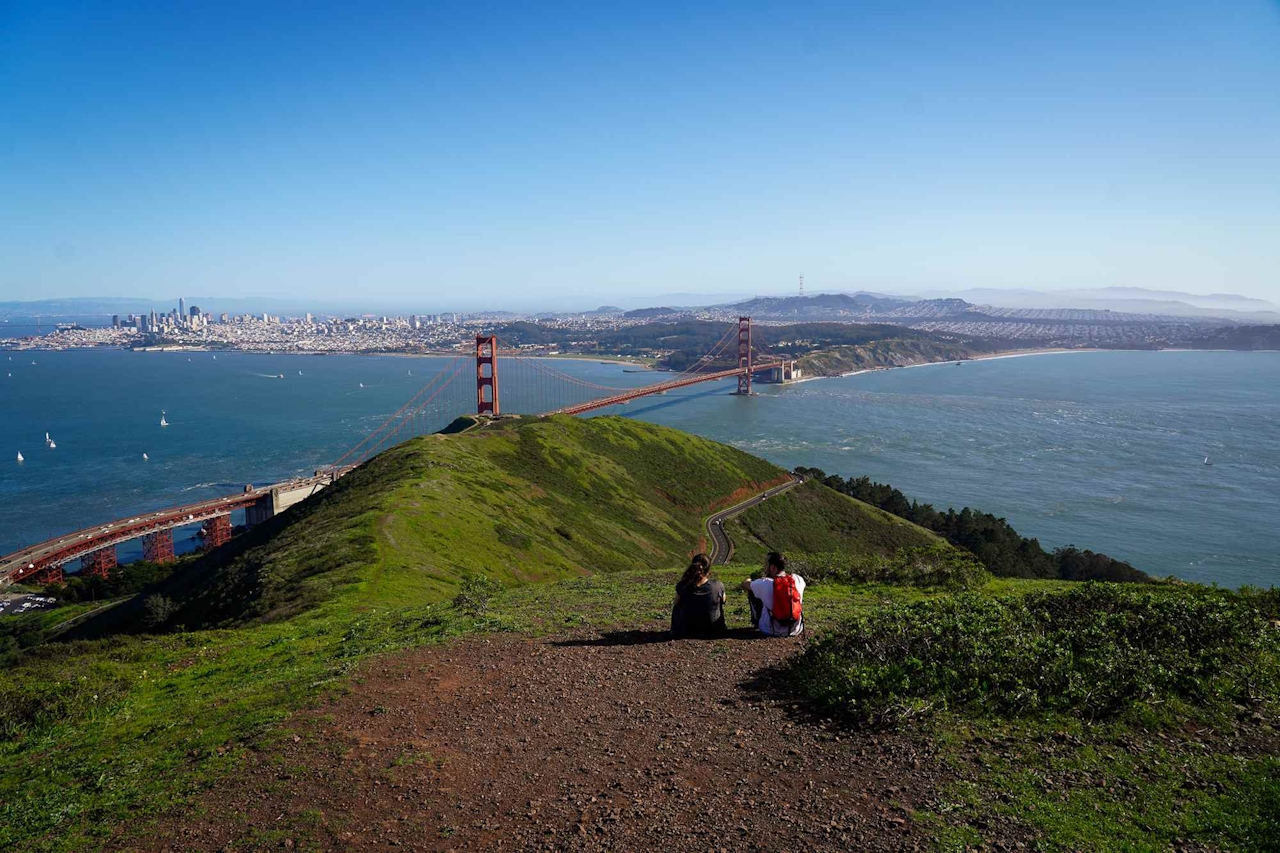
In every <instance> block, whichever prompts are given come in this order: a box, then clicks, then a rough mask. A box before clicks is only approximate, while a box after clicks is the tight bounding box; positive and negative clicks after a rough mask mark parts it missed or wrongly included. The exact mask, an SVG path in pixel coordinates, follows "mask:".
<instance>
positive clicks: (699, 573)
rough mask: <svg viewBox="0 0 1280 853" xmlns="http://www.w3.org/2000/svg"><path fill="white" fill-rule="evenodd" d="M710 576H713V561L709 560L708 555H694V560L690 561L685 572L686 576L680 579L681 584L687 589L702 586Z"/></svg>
mask: <svg viewBox="0 0 1280 853" xmlns="http://www.w3.org/2000/svg"><path fill="white" fill-rule="evenodd" d="M709 574H711V561H710V560H708V559H707V555H706V554H694V555H693V559H692V560H690V561H689V568H687V569H685V570H684V575H683V576H682V577H681V578H680V584H681V585H682V586H686V587H697V586H701V584H700V581H702V580H703V579H704V578H705V577H706V576H707V575H709Z"/></svg>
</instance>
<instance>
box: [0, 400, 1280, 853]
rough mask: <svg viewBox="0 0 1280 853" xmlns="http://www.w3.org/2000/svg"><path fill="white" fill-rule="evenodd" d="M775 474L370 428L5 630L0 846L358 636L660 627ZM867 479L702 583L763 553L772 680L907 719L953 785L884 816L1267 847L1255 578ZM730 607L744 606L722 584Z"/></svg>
mask: <svg viewBox="0 0 1280 853" xmlns="http://www.w3.org/2000/svg"><path fill="white" fill-rule="evenodd" d="M782 473H783V472H781V471H780V470H779V469H778V468H776V467H774V466H773V465H771V464H769V463H767V462H764V461H763V460H760V459H757V458H755V457H752V456H749V455H747V454H745V453H741V452H739V451H737V450H734V449H732V448H728V447H725V446H723V445H718V444H715V443H713V442H708V441H704V440H702V439H698V438H695V437H693V436H689V435H686V434H683V433H679V432H676V431H674V430H669V429H664V428H661V427H656V426H650V425H647V424H643V423H639V422H635V421H630V420H625V419H618V418H594V419H586V420H576V419H569V418H549V419H528V420H523V421H508V422H499V423H495V424H492V425H490V426H486V427H478V428H472V429H469V430H468V431H466V432H463V433H459V434H454V435H449V436H432V437H427V438H422V439H415V440H413V441H410V442H407V443H406V444H404V445H401V446H399V447H396V448H394V449H392V450H391V451H388V452H387V453H384V454H382V455H381V456H379V457H378V458H376V459H375V460H373V461H372V462H370V463H368V464H366V465H364V466H361V468H359V469H357V470H356V471H354V472H352V473H351V474H349V475H348V476H346V477H344V478H342V479H341V480H340V481H339V482H338V483H337V484H335V485H334V486H333V487H332V488H330V489H326V490H325V491H324V492H321V493H320V494H319V495H317V496H316V497H315V498H314V499H312V500H309V501H307V502H305V503H303V504H301V505H299V506H298V507H295V508H294V509H293V510H291V511H290V512H288V513H285V514H284V515H283V516H281V517H279V518H277V519H274V520H272V521H271V522H269V523H267V524H265V525H262V526H260V527H258V528H256V529H254V530H251V531H249V532H248V533H246V534H244V535H243V536H240V537H237V538H236V539H235V540H233V542H232V543H231V544H230V545H229V546H227V547H225V548H223V549H221V550H220V551H218V552H215V553H213V554H210V555H205V556H202V557H199V558H195V559H193V560H192V561H191V562H189V563H188V564H184V565H183V567H182V568H181V569H180V570H179V571H176V572H174V573H172V574H171V575H166V574H165V572H164V571H159V572H156V573H154V574H152V575H150V576H147V577H146V578H144V575H143V570H139V573H138V574H137V575H136V576H134V577H133V579H132V580H131V581H129V583H130V584H132V586H130V587H128V589H129V591H130V592H136V593H137V594H136V595H134V596H133V598H131V599H129V600H128V601H126V602H125V603H121V604H119V605H118V606H115V607H112V608H111V609H110V610H107V611H106V612H105V613H96V614H93V615H91V616H90V617H89V619H88V621H87V623H85V624H83V625H78V626H77V627H75V628H72V629H71V630H69V631H68V632H67V633H66V634H64V635H63V636H62V641H59V642H48V643H43V644H41V642H40V641H41V640H42V639H43V638H44V637H45V636H47V635H48V632H49V631H50V630H52V629H54V628H56V627H57V626H59V625H61V624H62V623H64V622H65V621H66V620H69V619H74V618H76V617H83V616H85V615H86V614H90V613H91V611H93V610H94V609H95V608H96V607H98V606H99V605H97V604H94V603H92V602H82V603H75V604H70V605H68V606H66V607H62V608H58V609H57V610H53V611H42V612H38V613H32V614H28V615H26V616H23V617H19V618H17V619H13V620H6V621H5V622H4V623H0V624H3V626H4V628H5V629H6V631H5V633H3V634H2V635H0V848H3V849H22V850H50V851H55V850H56V851H70V850H85V849H95V848H97V847H100V846H102V845H103V844H104V843H106V842H107V840H108V839H110V838H112V837H118V833H119V832H121V831H122V828H123V827H126V826H128V827H133V828H135V829H136V830H137V831H142V832H145V827H146V826H147V822H148V820H149V819H150V818H152V817H154V816H155V815H157V814H159V813H161V812H163V811H166V810H168V809H172V808H180V807H182V806H183V805H184V804H186V803H188V802H190V801H191V799H192V798H193V797H194V796H195V795H197V794H198V793H199V792H200V791H201V790H202V788H203V787H204V786H207V785H209V784H211V783H212V782H213V781H214V780H216V779H217V778H218V777H220V776H223V775H225V774H227V773H231V772H234V771H235V768H236V766H237V762H238V760H239V757H240V755H241V754H242V752H243V751H244V750H245V749H246V748H248V747H257V746H266V745H270V744H273V743H275V742H277V741H278V740H280V739H283V738H287V737H288V736H289V734H290V733H289V732H288V731H287V730H286V727H287V722H286V721H287V719H288V717H289V715H290V713H291V712H292V711H294V710H296V709H298V708H300V707H303V706H305V705H307V704H309V703H312V702H316V701H318V700H320V699H322V698H323V697H324V695H325V694H326V693H328V692H331V691H345V690H348V689H351V688H352V685H351V682H350V678H349V677H350V675H351V674H352V673H353V672H354V671H355V670H356V668H357V667H358V666H359V665H360V664H361V663H362V662H363V661H365V660H367V659H368V658H369V657H370V656H373V655H377V654H381V653H387V652H393V651H396V650H399V649H403V648H406V647H410V646H414V645H420V644H426V643H435V642H442V641H446V640H449V639H451V638H454V637H458V636H460V635H463V634H466V633H473V632H497V631H520V632H524V633H528V634H558V633H562V632H565V631H566V630H570V629H582V628H587V629H593V630H598V631H613V630H617V631H635V630H636V629H638V628H641V629H658V628H660V627H661V626H664V625H665V624H666V622H667V619H668V616H669V613H668V610H667V608H668V605H669V602H670V595H671V588H672V586H673V585H674V583H675V580H676V578H677V577H678V575H679V570H680V568H681V567H682V565H683V564H684V562H685V560H686V559H687V557H688V555H689V552H690V551H691V550H692V549H693V548H695V547H696V546H697V542H698V541H699V539H700V538H701V537H702V535H703V527H702V525H703V522H704V520H705V518H706V516H707V515H708V514H709V513H710V512H711V511H712V510H713V508H718V507H721V506H724V505H725V502H726V500H727V499H729V498H730V496H732V495H734V494H735V493H737V494H739V495H742V494H743V493H744V492H749V491H755V490H757V489H758V488H759V487H760V485H761V484H763V483H767V482H772V481H775V480H776V478H777V477H779V476H780V475H781V474H782ZM854 482H855V483H857V482H858V481H854ZM871 485H874V484H871ZM861 488H863V487H862V486H856V487H855V489H854V490H853V491H855V492H856V491H857V490H858V489H861ZM875 488H876V489H887V488H888V487H878V486H877V487H875ZM894 494H895V493H894V492H893V491H892V490H889V492H888V496H887V498H884V496H883V495H879V496H878V493H876V494H871V495H869V496H870V497H871V498H872V499H873V502H874V503H876V504H877V505H878V506H870V505H868V504H867V503H863V502H859V501H858V500H855V499H853V497H850V496H849V495H847V494H840V493H838V492H837V491H835V490H833V489H832V488H829V487H828V486H827V485H823V484H822V483H819V482H811V483H807V484H805V485H804V486H802V487H798V488H796V489H793V490H791V491H790V492H788V493H787V494H786V495H784V496H779V497H776V498H773V499H770V500H769V501H766V502H764V503H762V504H760V505H758V506H756V507H754V508H752V509H751V510H749V511H748V512H746V513H744V514H743V515H741V516H740V517H738V518H737V519H735V520H734V521H732V522H730V523H729V524H727V525H726V528H727V529H728V530H729V532H730V535H731V536H732V537H733V538H734V540H735V543H736V544H737V546H738V549H737V558H736V560H735V563H734V564H732V565H730V566H718V567H716V570H715V574H716V575H717V576H718V577H719V578H720V579H722V580H723V581H724V582H725V583H726V585H727V586H730V587H732V586H733V585H734V584H736V583H737V582H738V581H740V580H741V579H743V578H744V577H746V576H747V575H748V573H749V571H750V570H751V569H753V568H755V567H756V566H757V565H758V563H759V560H760V558H761V557H762V555H763V552H764V551H765V550H767V549H771V548H778V549H781V550H784V551H786V552H788V553H789V554H791V555H792V557H793V560H794V562H795V565H796V568H797V569H798V570H799V571H800V572H801V573H802V574H804V575H805V577H806V578H808V579H809V580H810V581H811V584H810V586H809V588H808V592H807V593H806V597H805V618H806V625H807V626H808V632H809V634H810V637H811V639H810V640H809V643H808V646H807V650H806V651H805V652H804V653H803V654H801V655H799V656H798V657H797V658H796V659H795V660H794V663H793V665H792V666H791V667H790V668H789V669H787V670H783V671H781V672H779V673H777V677H776V678H771V680H770V683H772V684H775V685H776V686H777V687H778V688H780V689H781V690H783V691H784V692H786V693H788V694H789V698H790V700H793V701H794V700H795V699H796V698H797V696H798V697H801V699H802V701H803V703H804V704H806V705H808V706H810V707H811V708H812V709H813V710H816V711H818V712H819V714H820V716H823V717H826V718H840V719H843V720H844V721H846V722H852V723H861V724H876V725H887V724H897V725H900V726H904V724H909V725H905V726H904V727H906V728H909V729H910V731H912V732H913V733H914V734H915V735H918V736H919V737H920V738H922V739H928V740H929V741H930V743H931V745H932V749H933V751H934V752H936V753H937V754H938V755H939V756H940V759H939V760H941V761H944V762H946V763H947V766H949V767H950V768H951V771H952V773H953V775H954V778H955V780H956V781H955V782H954V783H952V784H950V785H949V786H948V787H947V788H946V789H945V790H943V791H942V792H941V793H940V795H939V798H938V800H937V801H936V802H934V803H932V804H931V805H930V807H929V809H928V811H927V812H920V813H917V814H916V816H915V817H914V818H913V820H917V821H921V822H923V823H924V824H925V825H926V826H928V827H929V828H930V829H931V831H932V832H933V833H934V835H935V837H936V839H937V840H938V843H939V845H940V846H943V847H946V846H947V845H958V844H964V843H968V844H972V845H982V844H983V843H985V841H984V839H985V837H986V836H985V834H984V827H987V826H991V825H993V823H994V822H1007V821H1012V822H1013V823H1015V824H1016V825H1017V826H1020V827H1022V828H1023V829H1025V831H1026V833H1027V835H1028V837H1034V838H1035V839H1036V844H1037V846H1038V849H1044V850H1063V851H1065V850H1078V849H1099V848H1105V847H1108V846H1112V847H1123V848H1125V849H1133V850H1156V849H1166V848H1168V847H1169V846H1171V845H1173V844H1174V843H1175V840H1176V839H1184V840H1185V839H1191V840H1192V841H1193V842H1194V844H1198V845H1207V846H1214V847H1219V848H1222V849H1235V850H1265V849H1276V846H1277V838H1278V837H1280V782H1277V778H1278V777H1280V765H1278V763H1277V759H1276V758H1275V754H1276V749H1275V734H1274V732H1275V729H1274V728H1268V726H1273V725H1274V721H1275V718H1276V714H1275V709H1276V705H1277V699H1278V697H1277V683H1278V680H1280V670H1278V665H1277V660H1278V659H1280V653H1278V652H1280V650H1278V648H1277V644H1278V643H1280V639H1278V634H1280V631H1278V630H1277V626H1276V622H1275V620H1277V619H1278V618H1280V612H1278V611H1280V594H1278V593H1276V592H1275V591H1271V592H1266V593H1263V592H1254V591H1247V590H1246V591H1242V592H1239V593H1234V592H1229V591H1223V590H1216V589H1205V588H1203V587H1197V586H1193V585H1172V584H1167V585H1166V584H1144V585H1141V586H1139V585H1123V586H1122V585H1081V584H1077V583H1071V582H1067V581H1063V580H1058V579H1057V574H1058V571H1057V570H1055V571H1054V572H1050V573H1049V574H1050V575H1051V576H1052V577H1053V578H1054V579H1051V580H1039V579H1024V578H1021V577H993V576H992V575H991V574H989V573H988V572H987V571H986V569H987V568H990V567H991V566H992V564H993V562H994V563H995V564H996V565H1005V564H1004V563H1002V562H1001V560H1002V559H1004V557H1003V556H1000V555H1006V554H1007V552H1008V551H1009V550H1010V548H1009V547H1008V545H1007V543H1009V542H1013V541H1014V540H1013V539H1011V538H1008V537H1006V536H1004V534H1003V531H1002V529H1001V528H1000V526H999V525H998V524H996V525H993V524H990V522H988V521H987V518H989V517H985V516H984V517H981V518H979V519H978V521H974V522H972V523H973V524H974V525H975V526H974V528H973V529H974V530H979V531H980V530H984V529H985V530H988V531H990V530H995V531H997V533H996V535H994V536H991V537H989V538H990V539H991V541H993V542H995V543H996V544H997V549H996V551H995V552H990V551H983V550H982V548H981V547H970V545H968V544H965V541H960V542H959V543H958V544H960V545H962V546H963V547H964V548H965V549H967V550H961V549H959V548H956V547H953V546H951V545H948V544H947V542H946V539H947V538H951V535H952V534H954V533H955V532H956V531H952V533H951V534H948V533H946V532H945V529H944V530H938V533H931V532H929V531H927V530H924V529H922V528H921V527H919V526H916V525H915V524H912V523H911V522H909V521H907V520H905V519H904V518H902V517H900V516H901V514H900V513H897V512H896V511H895V510H894V508H893V507H894V505H896V498H894ZM855 496H856V495H855ZM882 498H884V499H882ZM903 503H905V499H903ZM883 504H888V505H883ZM909 506H910V505H909V504H908V507H909ZM961 515H963V513H957V514H955V516H956V517H959V516H961ZM974 516H975V514H974V513H972V512H970V517H971V518H972V517H974ZM997 521H999V520H997ZM979 522H981V523H980V524H979ZM1000 524H1003V522H1000ZM982 525H987V527H983V526H982ZM1005 527H1007V525H1005ZM935 529H936V528H935ZM939 533H941V534H942V535H938V534H939ZM1009 533H1012V531H1009ZM1013 535H1016V534H1013ZM944 537H945V538H944ZM957 538H961V539H962V537H959V536H957ZM952 541H955V540H954V539H953V540H952ZM1021 541H1031V542H1034V540H1021ZM1018 547H1022V546H1021V545H1020V544H1019V546H1018ZM1036 547H1037V548H1038V546H1036ZM1012 550H1014V551H1016V548H1013V549H1012ZM970 551H972V553H973V554H975V555H976V556H977V559H975V558H974V557H972V556H970V553H969V552H970ZM1041 553H1043V552H1041ZM1082 553H1087V552H1082ZM993 554H994V555H995V556H993ZM1026 559H1027V560H1030V561H1032V564H1033V565H1042V564H1041V563H1036V562H1035V561H1036V560H1039V559H1040V558H1039V557H1038V556H1037V555H1036V554H1035V552H1034V551H1028V552H1027V556H1026ZM1050 559H1053V557H1050ZM144 568H145V567H144ZM996 574H999V573H998V572H997V573H996ZM1015 574H1016V572H1015ZM1067 574H1068V576H1070V573H1067ZM123 580H124V576H123V575H122V576H121V578H120V579H119V580H118V581H117V582H121V583H123ZM125 588H126V587H124V586H120V587H117V589H125ZM727 617H728V619H729V622H730V624H731V625H735V626H742V625H745V624H747V621H748V618H747V614H746V607H745V602H744V600H743V597H742V596H740V595H733V594H731V595H730V599H729V603H728V607H727ZM143 630H146V631H151V632H154V633H152V634H139V633H132V632H138V631H143ZM718 642H720V643H729V642H733V641H730V640H725V641H718ZM1268 733H1269V734H1268ZM404 760H405V761H415V760H428V761H429V760H431V758H430V756H421V757H419V756H417V755H412V754H409V755H406V757H405V759H404Z"/></svg>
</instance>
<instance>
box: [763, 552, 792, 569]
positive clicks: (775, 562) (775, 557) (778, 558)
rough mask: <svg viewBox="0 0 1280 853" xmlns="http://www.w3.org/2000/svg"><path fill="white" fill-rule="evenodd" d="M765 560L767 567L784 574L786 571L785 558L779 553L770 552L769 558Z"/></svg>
mask: <svg viewBox="0 0 1280 853" xmlns="http://www.w3.org/2000/svg"><path fill="white" fill-rule="evenodd" d="M766 559H767V560H768V562H769V565H771V566H773V567H774V568H775V569H777V570H778V571H779V572H782V573H785V572H786V571H787V558H786V557H784V556H782V554H780V553H779V552H777V551H770V552H769V556H768V557H767V558H766Z"/></svg>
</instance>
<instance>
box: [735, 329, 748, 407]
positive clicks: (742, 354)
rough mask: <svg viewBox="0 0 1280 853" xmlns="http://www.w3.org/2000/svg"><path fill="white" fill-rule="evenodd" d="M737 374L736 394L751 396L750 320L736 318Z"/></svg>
mask: <svg viewBox="0 0 1280 853" xmlns="http://www.w3.org/2000/svg"><path fill="white" fill-rule="evenodd" d="M738 369H739V370H741V371H742V372H741V373H739V374H738V391H737V393H739V394H743V395H745V396H750V395H751V318H750V317H739V318H738Z"/></svg>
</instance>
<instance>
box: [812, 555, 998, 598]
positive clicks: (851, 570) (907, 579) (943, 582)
mask: <svg viewBox="0 0 1280 853" xmlns="http://www.w3.org/2000/svg"><path fill="white" fill-rule="evenodd" d="M792 564H793V568H794V569H795V570H796V572H797V573H799V574H800V576H801V577H803V578H804V579H805V580H806V581H810V582H813V581H816V582H819V583H821V582H822V581H838V582H840V583H888V584H902V585H907V586H924V587H945V588H947V589H969V588H971V587H974V586H978V585H981V584H983V583H986V581H988V580H989V579H990V578H991V574H990V573H989V572H988V571H987V570H986V568H984V567H983V565H982V563H981V561H979V560H978V559H977V558H976V557H974V556H973V555H972V554H969V553H968V552H966V551H960V550H957V549H956V548H951V547H948V546H946V545H935V546H933V547H927V548H900V549H899V550H898V551H897V553H895V554H894V555H893V556H892V557H873V556H864V557H851V556H849V555H846V554H806V555H803V556H800V557H797V558H796V559H795V560H793V561H792Z"/></svg>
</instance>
